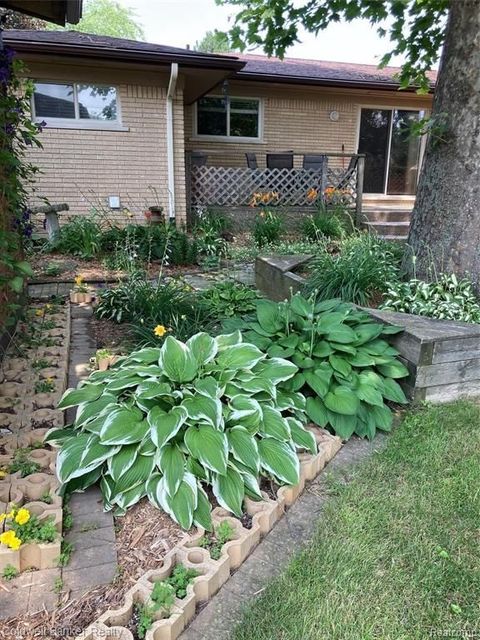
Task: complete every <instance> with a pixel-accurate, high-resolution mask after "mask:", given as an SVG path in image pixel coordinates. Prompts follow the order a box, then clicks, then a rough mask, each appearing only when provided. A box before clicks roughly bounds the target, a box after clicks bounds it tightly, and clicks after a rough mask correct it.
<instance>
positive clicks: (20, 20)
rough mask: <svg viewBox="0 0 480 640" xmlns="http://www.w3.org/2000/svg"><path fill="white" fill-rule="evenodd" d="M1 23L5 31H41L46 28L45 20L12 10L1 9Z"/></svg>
mask: <svg viewBox="0 0 480 640" xmlns="http://www.w3.org/2000/svg"><path fill="white" fill-rule="evenodd" d="M0 21H1V24H2V27H3V28H4V29H28V30H37V31H38V30H40V29H45V28H46V23H45V21H44V20H40V19H39V18H34V17H32V16H27V15H26V14H24V13H20V12H19V11H13V10H12V9H0Z"/></svg>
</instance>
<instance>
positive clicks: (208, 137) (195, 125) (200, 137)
mask: <svg viewBox="0 0 480 640" xmlns="http://www.w3.org/2000/svg"><path fill="white" fill-rule="evenodd" d="M203 97H204V98H221V99H222V100H223V99H225V98H226V99H227V135H225V136H218V135H209V134H208V133H198V101H197V102H195V108H194V109H193V139H194V140H212V141H217V142H228V143H236V142H239V143H242V142H245V143H248V144H252V143H263V114H264V109H263V99H262V98H258V97H253V96H223V95H220V94H213V93H211V94H210V93H209V94H208V95H206V96H203ZM230 100H255V101H256V102H258V136H257V137H255V138H249V137H246V136H231V135H230Z"/></svg>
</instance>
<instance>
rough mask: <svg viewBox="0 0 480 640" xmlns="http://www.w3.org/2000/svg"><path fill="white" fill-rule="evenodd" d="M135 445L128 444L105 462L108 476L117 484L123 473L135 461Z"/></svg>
mask: <svg viewBox="0 0 480 640" xmlns="http://www.w3.org/2000/svg"><path fill="white" fill-rule="evenodd" d="M137 449H138V447H137V445H136V444H129V445H126V446H124V447H122V448H121V449H120V451H118V452H117V453H116V454H115V455H113V456H111V457H110V458H108V460H107V468H108V472H109V474H110V476H111V477H112V478H113V480H114V481H115V482H117V481H118V480H119V479H120V478H121V477H122V475H123V474H124V473H126V472H127V471H128V470H129V469H130V467H131V466H132V465H133V464H134V463H135V460H136V459H137Z"/></svg>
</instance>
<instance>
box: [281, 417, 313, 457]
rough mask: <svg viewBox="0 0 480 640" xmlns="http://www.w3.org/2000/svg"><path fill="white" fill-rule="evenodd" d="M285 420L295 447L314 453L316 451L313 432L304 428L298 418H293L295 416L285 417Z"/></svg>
mask: <svg viewBox="0 0 480 640" xmlns="http://www.w3.org/2000/svg"><path fill="white" fill-rule="evenodd" d="M286 420H287V422H288V425H289V427H290V433H291V435H292V440H293V442H294V443H295V446H296V447H297V449H306V451H309V452H310V453H311V454H312V455H315V454H316V453H317V442H316V440H315V436H314V435H313V433H312V432H311V431H308V430H307V429H305V428H304V426H303V424H302V423H301V422H300V420H295V418H286Z"/></svg>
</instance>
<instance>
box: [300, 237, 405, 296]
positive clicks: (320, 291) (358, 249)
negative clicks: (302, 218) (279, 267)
mask: <svg viewBox="0 0 480 640" xmlns="http://www.w3.org/2000/svg"><path fill="white" fill-rule="evenodd" d="M401 251H402V247H397V246H396V245H395V243H392V242H388V241H386V240H383V239H381V238H379V237H378V236H376V235H374V234H371V233H360V234H358V235H356V236H352V237H349V238H346V239H345V240H344V241H343V242H342V243H341V245H340V252H339V253H338V254H337V255H335V254H332V253H329V252H328V251H326V250H325V251H323V252H321V253H319V254H318V255H317V256H316V257H315V259H314V260H312V262H311V275H310V277H309V279H308V283H307V291H308V292H312V291H316V295H317V297H318V299H319V300H329V299H332V298H340V299H341V300H344V301H345V302H354V303H355V304H359V305H367V304H368V303H369V302H370V301H371V300H372V299H373V298H374V297H375V296H376V295H378V294H382V293H383V292H384V291H386V289H387V283H388V282H394V281H395V280H397V279H398V276H399V272H400V260H401V255H400V252H401Z"/></svg>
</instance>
